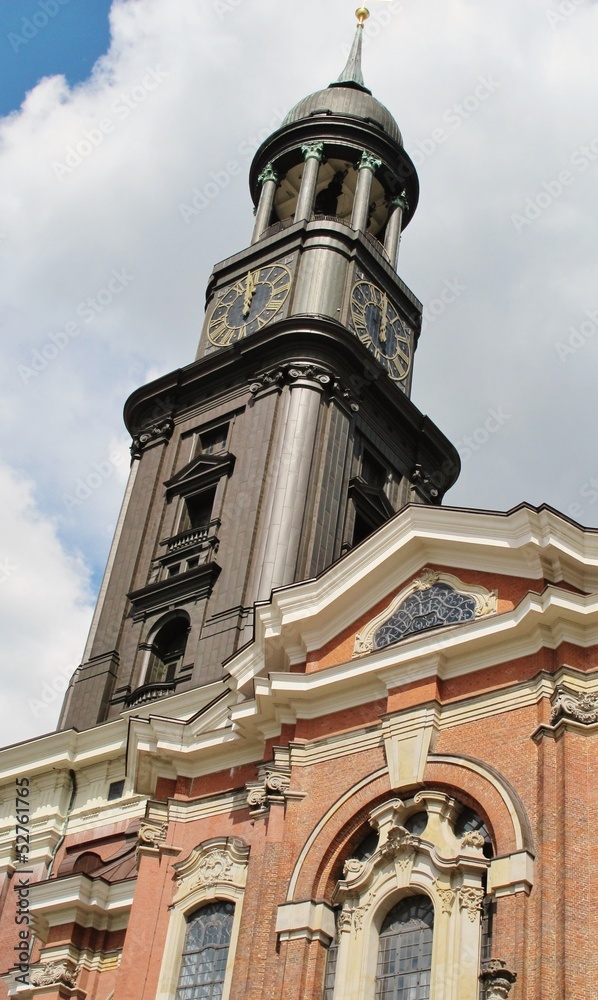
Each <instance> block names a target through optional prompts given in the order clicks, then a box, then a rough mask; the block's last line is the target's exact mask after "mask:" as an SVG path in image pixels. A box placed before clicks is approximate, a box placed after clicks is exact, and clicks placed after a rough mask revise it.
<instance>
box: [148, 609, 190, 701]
mask: <svg viewBox="0 0 598 1000" xmlns="http://www.w3.org/2000/svg"><path fill="white" fill-rule="evenodd" d="M188 635H189V618H188V617H187V615H183V614H178V615H176V616H175V617H174V618H171V619H170V621H168V622H166V624H165V625H163V626H162V628H161V629H159V631H158V632H157V633H156V636H155V638H154V640H153V642H152V645H151V651H150V658H149V664H148V668H147V675H146V679H145V683H146V684H168V683H170V682H171V681H173V680H174V678H175V675H176V673H177V670H178V669H179V667H180V666H181V664H182V662H183V657H184V655H185V649H186V646H187V636H188Z"/></svg>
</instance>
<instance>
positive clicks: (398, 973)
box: [376, 896, 434, 1000]
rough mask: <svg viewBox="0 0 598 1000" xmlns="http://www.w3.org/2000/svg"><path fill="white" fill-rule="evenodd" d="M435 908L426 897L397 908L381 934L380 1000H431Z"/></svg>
mask: <svg viewBox="0 0 598 1000" xmlns="http://www.w3.org/2000/svg"><path fill="white" fill-rule="evenodd" d="M433 928H434V907H433V904H432V901H431V900H430V899H428V898H427V897H424V896H410V897H409V898H408V899H404V900H402V901H401V902H400V903H399V904H398V905H397V906H395V907H394V908H393V909H392V910H391V911H390V913H389V914H388V916H387V917H386V920H385V921H384V923H383V925H382V930H381V932H380V944H379V949H378V967H377V972H376V1000H429V997H430V980H431V972H432V939H433Z"/></svg>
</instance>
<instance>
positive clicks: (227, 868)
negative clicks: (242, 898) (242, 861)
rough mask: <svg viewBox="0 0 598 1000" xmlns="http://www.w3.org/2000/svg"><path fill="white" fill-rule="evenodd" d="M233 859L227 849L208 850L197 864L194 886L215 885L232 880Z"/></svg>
mask: <svg viewBox="0 0 598 1000" xmlns="http://www.w3.org/2000/svg"><path fill="white" fill-rule="evenodd" d="M233 865H234V861H233V859H232V857H231V856H230V854H229V853H228V851H218V850H215V851H210V853H209V854H206V856H205V857H203V858H202V859H201V861H200V862H199V864H198V865H197V874H196V876H195V880H194V888H195V886H197V885H216V883H217V882H232V870H233Z"/></svg>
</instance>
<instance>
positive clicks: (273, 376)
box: [249, 363, 359, 413]
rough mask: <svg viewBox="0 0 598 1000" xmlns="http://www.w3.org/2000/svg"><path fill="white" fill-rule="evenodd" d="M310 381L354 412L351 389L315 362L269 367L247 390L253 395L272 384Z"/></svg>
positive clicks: (357, 406) (355, 407) (356, 407)
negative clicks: (342, 401)
mask: <svg viewBox="0 0 598 1000" xmlns="http://www.w3.org/2000/svg"><path fill="white" fill-rule="evenodd" d="M299 381H301V382H307V383H311V384H312V385H313V386H314V387H316V388H323V389H326V391H327V392H328V393H329V395H331V396H336V397H338V398H340V399H342V400H344V401H345V402H346V404H347V405H348V406H349V409H350V410H351V411H352V412H353V413H356V412H357V411H358V410H359V404H358V403H357V402H356V401H355V399H354V396H353V393H352V392H351V390H350V389H349V388H348V387H346V386H344V385H342V384H341V381H340V379H339V377H338V376H337V375H335V373H334V372H333V371H331V370H330V369H329V368H325V367H324V366H323V365H315V364H302V363H298V364H292V363H290V364H287V365H280V366H279V367H276V368H271V369H270V370H269V371H266V372H262V373H261V374H260V375H258V376H257V378H256V380H255V381H254V382H252V383H251V385H250V386H249V391H250V392H251V393H252V394H253V395H254V396H255V395H257V393H258V392H262V390H264V389H270V388H272V386H277V387H279V388H282V387H283V386H284V385H292V384H293V382H299Z"/></svg>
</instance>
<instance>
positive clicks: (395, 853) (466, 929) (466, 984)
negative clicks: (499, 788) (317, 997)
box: [333, 791, 489, 1000]
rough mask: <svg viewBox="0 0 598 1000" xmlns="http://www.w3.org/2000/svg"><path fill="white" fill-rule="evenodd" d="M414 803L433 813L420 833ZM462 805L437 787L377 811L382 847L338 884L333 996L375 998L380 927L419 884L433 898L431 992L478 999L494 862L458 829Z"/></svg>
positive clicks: (445, 999) (438, 999)
mask: <svg viewBox="0 0 598 1000" xmlns="http://www.w3.org/2000/svg"><path fill="white" fill-rule="evenodd" d="M414 805H415V807H417V806H421V805H424V807H426V811H427V813H428V823H427V826H426V828H425V830H424V831H423V833H422V835H421V836H420V837H416V836H413V835H411V834H409V833H408V832H407V830H406V829H405V828H404V826H403V825H402V823H403V822H404V821H405V819H406V818H407V816H408V815H410V813H412V812H413V806H414ZM456 813H457V803H456V802H455V800H454V799H451V798H450V797H449V796H448V795H445V794H444V793H442V792H435V791H430V792H428V791H423V792H421V793H419V794H418V795H417V796H415V799H413V800H412V801H411V802H409V803H405V802H402V801H401V800H400V799H390V800H388V801H387V802H384V803H383V804H382V805H380V806H378V807H377V808H376V809H375V810H374V811H373V812H372V813H371V816H370V822H371V824H372V826H374V828H376V829H377V830H378V847H377V849H376V851H375V853H374V854H373V855H372V857H371V858H369V859H368V860H367V861H365V862H359V861H349V860H348V861H347V862H346V864H345V878H344V879H343V880H342V881H340V882H339V883H338V884H337V888H336V891H335V897H334V899H335V902H337V903H341V904H342V907H343V909H342V911H341V915H340V917H339V921H338V926H339V950H338V957H337V971H336V979H335V986H334V994H333V997H334V1000H374V994H375V980H376V964H377V956H378V940H379V934H380V928H381V926H382V923H383V921H384V918H385V916H386V914H387V913H388V912H389V910H390V909H392V907H393V906H394V905H395V904H396V903H397V902H399V900H400V899H401V898H403V897H404V896H406V895H407V896H408V895H411V894H413V893H414V892H415V893H417V894H420V895H425V896H428V897H429V898H430V899H431V900H432V903H433V905H434V937H433V945H432V981H431V992H430V997H431V1000H477V996H478V988H479V983H478V975H479V971H480V920H479V912H480V908H481V904H482V900H483V897H484V889H483V877H484V874H485V872H486V870H487V868H488V865H489V862H488V861H487V860H486V859H485V858H484V856H483V854H482V850H481V847H469V846H467V847H465V846H463V844H462V843H460V842H459V840H458V838H457V837H456V836H455V835H454V832H453V822H454V819H455V816H456Z"/></svg>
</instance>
